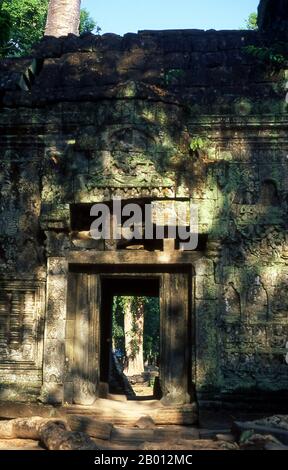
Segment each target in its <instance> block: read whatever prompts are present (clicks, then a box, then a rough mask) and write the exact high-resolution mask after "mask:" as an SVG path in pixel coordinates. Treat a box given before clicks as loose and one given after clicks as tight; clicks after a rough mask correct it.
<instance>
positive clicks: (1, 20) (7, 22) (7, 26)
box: [0, 0, 12, 57]
mask: <svg viewBox="0 0 288 470" xmlns="http://www.w3.org/2000/svg"><path fill="white" fill-rule="evenodd" d="M3 3H4V2H3V0H1V1H0V57H1V56H2V55H3V51H4V48H5V44H7V42H8V41H9V38H10V32H11V27H12V21H11V16H10V14H9V13H8V12H7V11H4V10H3Z"/></svg>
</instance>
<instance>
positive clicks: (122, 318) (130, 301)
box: [112, 296, 160, 376]
mask: <svg viewBox="0 0 288 470" xmlns="http://www.w3.org/2000/svg"><path fill="white" fill-rule="evenodd" d="M144 318H145V321H144ZM112 325H113V326H112V330H113V331H112V336H113V350H114V351H115V352H116V354H117V356H119V357H120V356H121V357H124V356H125V369H124V372H125V374H126V375H127V376H132V375H140V374H141V373H142V372H144V361H145V362H146V361H147V362H148V363H150V364H154V365H155V364H156V363H157V360H158V357H159V343H160V309H159V298H157V297H124V296H123V297H115V298H114V301H113V323H112Z"/></svg>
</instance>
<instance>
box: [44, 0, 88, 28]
mask: <svg viewBox="0 0 288 470" xmlns="http://www.w3.org/2000/svg"><path fill="white" fill-rule="evenodd" d="M80 6H81V0H50V2H49V8H48V16H47V23H46V28H45V36H54V37H60V36H67V34H69V33H72V34H78V33H79V25H80Z"/></svg>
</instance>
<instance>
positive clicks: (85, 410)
mask: <svg viewBox="0 0 288 470" xmlns="http://www.w3.org/2000/svg"><path fill="white" fill-rule="evenodd" d="M62 411H63V412H64V413H65V414H66V415H73V414H76V415H82V416H84V415H85V416H86V415H87V416H90V417H93V418H94V419H96V420H99V421H103V422H108V423H113V424H115V425H130V426H134V425H135V424H136V423H137V421H138V420H139V419H140V418H141V417H143V416H147V417H150V418H152V420H153V421H154V423H155V424H156V425H170V424H171V423H173V424H174V425H193V424H196V423H197V421H198V414H197V409H196V406H195V405H193V404H187V405H174V406H164V405H163V404H162V403H161V402H160V401H158V400H149V401H134V400H133V401H127V402H119V401H115V400H107V399H101V398H99V399H97V400H96V401H95V403H94V404H93V406H81V405H71V406H66V407H63V408H62Z"/></svg>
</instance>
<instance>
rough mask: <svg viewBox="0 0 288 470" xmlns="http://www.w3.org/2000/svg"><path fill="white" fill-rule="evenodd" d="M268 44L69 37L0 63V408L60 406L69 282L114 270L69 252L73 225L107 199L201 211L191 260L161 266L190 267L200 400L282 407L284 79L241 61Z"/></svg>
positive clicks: (287, 274)
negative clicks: (84, 273)
mask: <svg viewBox="0 0 288 470" xmlns="http://www.w3.org/2000/svg"><path fill="white" fill-rule="evenodd" d="M270 44H271V38H270V37H269V34H267V35H266V34H264V33H263V34H261V33H259V32H254V31H219V32H216V31H207V32H203V31H197V30H191V31H188V30H187V31H170V32H168V31H163V32H153V31H143V32H140V33H139V34H127V35H125V36H124V37H119V36H116V35H103V36H92V35H86V36H83V37H81V38H76V37H74V36H72V35H71V36H68V37H67V38H60V39H58V40H51V39H49V38H47V39H45V40H43V42H42V43H41V44H40V45H39V47H38V48H37V49H36V50H35V53H34V55H33V57H31V58H25V59H17V60H16V59H15V60H12V59H11V60H8V59H7V60H4V61H2V62H1V64H0V71H1V84H0V86H1V88H0V97H1V114H0V127H1V134H0V159H1V161H0V164H1V174H0V178H1V188H0V206H1V220H0V224H1V225H0V270H1V282H0V382H1V395H0V398H2V399H24V400H27V399H36V398H37V396H40V395H41V398H42V400H43V401H47V400H48V401H54V402H55V401H56V402H63V401H65V398H64V395H63V394H64V392H63V384H65V374H67V364H66V362H65V358H66V357H67V356H69V353H68V352H67V348H69V347H72V346H71V344H70V343H69V338H70V336H69V334H70V333H69V325H70V323H69V321H68V324H67V318H68V317H67V279H68V273H69V271H70V266H72V265H74V264H77V263H78V261H77V260H79V259H80V258H81V256H82V258H81V259H82V260H83V256H84V257H85V256H86V257H87V260H88V261H87V263H86V264H87V265H89V266H90V265H91V264H92V265H93V264H95V265H99V263H100V264H101V265H103V264H106V265H109V263H113V264H116V265H117V264H118V265H125V263H128V261H127V256H128V255H127V254H126V253H127V252H128V250H120V248H119V247H117V246H112V247H111V246H109V245H108V244H107V243H106V244H103V245H101V244H100V243H99V242H97V241H95V240H92V239H88V240H87V239H82V238H81V237H80V236H79V232H81V231H85V230H87V227H85V224H84V223H83V224H82V225H81V223H82V222H81V220H78V217H79V214H80V212H79V208H81V207H82V209H83V208H84V205H88V206H89V204H93V203H95V202H99V201H105V202H109V201H111V199H112V198H113V196H120V197H121V198H123V199H127V200H136V201H137V200H141V201H143V200H144V201H145V200H146V199H147V200H148V199H149V200H150V199H151V198H152V199H153V200H173V201H175V200H181V201H187V202H189V201H192V202H193V203H196V204H197V205H198V206H199V213H200V229H199V232H200V233H199V246H198V249H197V251H196V252H195V253H188V252H187V253H182V252H179V251H178V250H177V247H176V249H175V250H174V251H172V253H171V252H169V256H168V255H167V256H168V258H167V259H168V261H167V259H166V264H169V265H187V264H189V263H190V264H191V272H192V273H193V276H192V279H191V281H190V284H189V293H190V295H191V302H190V310H191V311H190V315H191V321H189V323H188V325H189V328H191V332H190V333H191V334H189V349H190V352H191V358H192V360H191V369H192V371H191V376H190V374H189V377H190V379H189V380H190V381H191V384H192V383H193V384H194V387H195V389H196V392H197V396H198V398H200V399H203V398H207V399H210V400H224V399H228V398H231V397H232V398H233V397H241V398H249V397H253V396H254V397H255V396H256V397H261V393H262V396H264V395H265V394H267V393H268V394H270V393H272V392H273V393H274V392H275V396H279V395H284V396H285V394H286V395H287V390H288V364H287V361H286V360H285V358H286V354H287V342H288V301H287V288H288V235H287V213H288V164H287V158H288V152H287V150H288V145H287V144H288V137H287V124H288V120H287V104H286V102H285V84H286V82H287V79H288V75H287V70H285V64H281V65H280V66H277V67H275V66H274V65H273V64H269V63H263V61H261V60H259V59H257V58H255V56H253V55H251V53H249V52H248V51H247V49H246V47H247V46H249V45H254V46H255V47H259V48H261V47H266V46H267V47H268V46H269V45H270ZM163 253H164V254H165V252H163ZM163 253H162V252H161V251H160V252H159V251H157V252H155V253H153V251H152V252H151V250H150V251H147V252H146V251H145V247H144V253H143V251H142V252H141V250H139V253H138V252H137V253H135V254H134V255H133V256H134V258H133V256H132V255H131V253H130V251H129V254H130V261H129V263H130V264H132V265H133V264H135V265H136V264H137V265H139V263H140V264H141V263H143V264H145V263H149V262H150V264H151V265H153V266H157V264H158V263H160V262H161V256H162V255H163ZM103 256H104V258H105V256H106V258H105V259H104V258H103ZM131 256H132V258H131ZM137 256H138V258H137ZM149 257H150V258H149ZM145 258H146V260H145ZM149 259H150V261H149ZM99 260H100V261H99ZM139 260H140V261H139ZM141 260H142V261H141ZM162 263H163V260H162ZM68 297H69V295H68ZM68 301H69V298H68ZM67 341H68V342H67ZM65 348H66V350H65ZM43 350H44V353H43V354H42V352H43ZM191 384H190V385H189V388H191ZM64 388H65V387H64Z"/></svg>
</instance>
